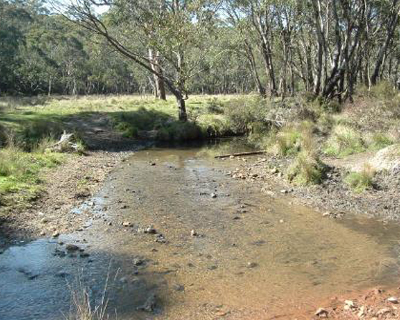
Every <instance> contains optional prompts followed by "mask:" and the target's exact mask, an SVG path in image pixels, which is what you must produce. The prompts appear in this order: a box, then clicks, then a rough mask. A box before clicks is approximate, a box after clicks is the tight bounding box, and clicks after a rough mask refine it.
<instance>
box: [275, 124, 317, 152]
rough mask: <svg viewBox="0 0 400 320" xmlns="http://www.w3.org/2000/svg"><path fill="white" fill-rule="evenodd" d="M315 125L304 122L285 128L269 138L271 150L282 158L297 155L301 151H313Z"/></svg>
mask: <svg viewBox="0 0 400 320" xmlns="http://www.w3.org/2000/svg"><path fill="white" fill-rule="evenodd" d="M312 131H313V124H312V123H310V122H308V121H303V122H301V123H299V124H296V123H294V124H290V125H287V126H285V127H284V128H283V129H282V130H280V131H279V132H277V133H276V134H272V135H270V137H269V141H268V144H269V148H270V150H271V151H272V152H273V153H275V154H278V155H281V156H290V155H296V154H297V153H299V152H300V151H301V150H305V151H310V152H311V151H313V149H314V146H313V137H312Z"/></svg>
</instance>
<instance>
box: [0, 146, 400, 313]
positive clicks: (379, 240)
mask: <svg viewBox="0 0 400 320" xmlns="http://www.w3.org/2000/svg"><path fill="white" fill-rule="evenodd" d="M231 147H233V148H235V149H236V148H237V147H235V146H232V145H231ZM229 148H230V145H229V142H228V144H225V145H221V144H216V145H214V146H206V147H187V148H183V147H182V148H152V149H148V150H144V151H140V152H137V153H136V154H134V155H133V156H131V157H130V158H129V159H127V160H126V161H125V162H123V163H122V164H121V165H120V166H119V167H117V168H116V169H115V170H114V171H113V172H112V173H111V174H110V175H109V177H108V178H107V179H106V182H105V183H104V186H103V188H102V189H101V191H100V192H99V193H98V195H97V196H96V197H95V198H93V199H90V200H88V201H86V203H85V204H84V205H83V206H82V207H81V208H76V209H74V213H75V214H76V215H77V216H79V215H80V213H81V212H82V211H85V212H86V213H87V212H89V213H90V215H91V216H92V218H91V219H90V220H88V221H87V222H86V224H85V225H84V228H82V230H81V231H78V232H76V233H73V234H68V235H61V236H60V237H59V238H58V239H40V240H37V241H34V242H31V243H28V244H21V245H20V246H14V247H10V248H8V249H7V250H6V251H5V252H4V253H2V254H1V255H0V319H9V320H14V319H15V320H17V319H18V320H22V319H65V316H68V313H69V312H70V306H71V301H70V298H71V290H72V291H74V290H77V289H78V291H81V289H82V287H85V288H89V293H90V296H91V297H92V298H93V300H96V301H94V303H99V299H100V298H101V296H102V293H103V289H104V284H105V282H106V279H107V277H108V278H109V281H108V286H107V296H108V297H109V299H110V302H109V308H108V311H109V313H110V315H111V318H112V317H113V315H115V313H117V314H118V319H153V318H154V319H219V318H225V319H269V318H272V317H273V316H274V315H279V316H281V317H282V318H284V319H291V316H292V315H295V314H296V315H298V310H308V309H309V310H314V309H315V307H316V303H318V301H323V300H324V299H326V298H328V297H330V296H332V295H335V294H343V293H345V292H346V291H357V290H362V289H364V288H369V287H372V286H375V285H381V286H389V287H390V286H394V285H396V282H395V281H397V278H398V275H399V258H398V257H399V241H400V236H399V235H400V227H399V226H398V225H396V224H392V225H390V226H388V225H384V224H382V223H381V222H378V221H375V220H372V219H366V218H362V217H346V218H345V219H343V220H340V221H339V220H334V219H327V218H322V217H321V214H320V213H317V212H315V211H313V210H311V209H309V208H306V207H302V206H299V205H295V204H292V202H291V199H290V195H282V197H278V198H272V197H269V196H267V195H266V194H265V193H263V192H262V191H261V187H262V186H260V185H258V184H257V183H251V184H250V183H246V182H245V181H239V180H234V179H232V178H230V177H228V176H227V172H229V171H232V170H234V169H235V167H236V166H237V163H236V161H237V160H229V161H220V160H215V159H214V158H213V157H212V155H213V154H215V153H226V152H228V151H230V149H229ZM240 148H241V147H240ZM228 153H229V152H228ZM85 216H86V215H85ZM60 242H62V243H63V244H60ZM65 244H76V245H78V246H79V248H80V249H82V250H83V251H82V252H79V251H73V250H72V251H67V250H66V245H65ZM87 254H89V256H87ZM77 282H80V285H78V284H77ZM143 309H144V310H143Z"/></svg>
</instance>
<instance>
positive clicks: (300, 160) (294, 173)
mask: <svg viewBox="0 0 400 320" xmlns="http://www.w3.org/2000/svg"><path fill="white" fill-rule="evenodd" d="M325 167H326V166H325V165H324V164H323V163H322V162H321V161H320V160H319V158H318V156H316V155H314V154H310V153H309V152H307V151H302V152H300V153H299V154H298V155H297V156H296V158H295V159H294V161H293V162H292V164H291V165H290V167H289V168H288V172H287V177H288V179H289V180H290V181H291V182H293V183H295V184H298V185H309V184H319V183H321V182H322V179H323V176H324V173H325Z"/></svg>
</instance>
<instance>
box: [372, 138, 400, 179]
mask: <svg viewBox="0 0 400 320" xmlns="http://www.w3.org/2000/svg"><path fill="white" fill-rule="evenodd" d="M369 164H370V165H371V166H372V167H373V168H374V169H375V170H377V171H382V170H387V171H389V172H394V173H400V144H394V145H392V146H389V147H386V148H384V149H382V150H380V151H378V152H377V153H376V155H375V156H374V157H373V158H372V159H371V160H370V161H369Z"/></svg>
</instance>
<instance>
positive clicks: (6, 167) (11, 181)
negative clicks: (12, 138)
mask: <svg viewBox="0 0 400 320" xmlns="http://www.w3.org/2000/svg"><path fill="white" fill-rule="evenodd" d="M63 160H64V155H62V154H58V153H40V152H38V151H35V152H30V153H28V152H23V151H21V150H20V149H17V148H15V147H8V148H5V149H1V150H0V196H4V195H6V194H9V193H16V192H21V191H23V192H24V196H25V197H27V198H31V197H35V196H36V195H37V193H38V192H39V191H40V183H41V180H40V177H39V174H40V172H41V171H42V170H43V169H44V168H53V167H55V166H57V165H59V164H60V163H61V162H62V161H63Z"/></svg>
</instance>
